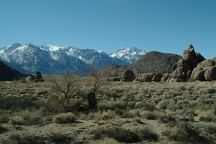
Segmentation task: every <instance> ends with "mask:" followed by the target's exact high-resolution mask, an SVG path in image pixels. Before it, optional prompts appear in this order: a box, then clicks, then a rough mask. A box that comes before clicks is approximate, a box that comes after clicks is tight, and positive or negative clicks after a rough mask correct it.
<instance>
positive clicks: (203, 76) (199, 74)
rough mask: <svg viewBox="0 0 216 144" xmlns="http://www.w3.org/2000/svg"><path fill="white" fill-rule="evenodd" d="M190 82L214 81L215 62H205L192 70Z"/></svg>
mask: <svg viewBox="0 0 216 144" xmlns="http://www.w3.org/2000/svg"><path fill="white" fill-rule="evenodd" d="M190 80H191V81H195V80H199V81H213V80H216V62H215V60H205V61H203V62H201V63H199V64H198V65H197V67H196V68H194V70H193V72H192V74H191V77H190Z"/></svg>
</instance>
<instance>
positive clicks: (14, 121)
mask: <svg viewBox="0 0 216 144" xmlns="http://www.w3.org/2000/svg"><path fill="white" fill-rule="evenodd" d="M9 123H10V124H12V125H23V124H25V120H24V119H23V117H21V116H12V117H10V120H9Z"/></svg>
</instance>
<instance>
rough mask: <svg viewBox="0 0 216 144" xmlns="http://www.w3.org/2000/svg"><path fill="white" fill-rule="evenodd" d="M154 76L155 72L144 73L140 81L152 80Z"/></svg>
mask: <svg viewBox="0 0 216 144" xmlns="http://www.w3.org/2000/svg"><path fill="white" fill-rule="evenodd" d="M153 77H154V73H145V74H143V75H142V77H141V79H140V81H141V82H151V81H152V78H153Z"/></svg>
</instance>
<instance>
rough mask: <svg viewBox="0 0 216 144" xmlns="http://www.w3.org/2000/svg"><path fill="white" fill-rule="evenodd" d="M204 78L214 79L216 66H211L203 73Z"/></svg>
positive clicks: (215, 77) (215, 78)
mask: <svg viewBox="0 0 216 144" xmlns="http://www.w3.org/2000/svg"><path fill="white" fill-rule="evenodd" d="M204 77H205V80H207V81H213V80H216V66H211V67H209V69H207V70H206V71H205V73H204Z"/></svg>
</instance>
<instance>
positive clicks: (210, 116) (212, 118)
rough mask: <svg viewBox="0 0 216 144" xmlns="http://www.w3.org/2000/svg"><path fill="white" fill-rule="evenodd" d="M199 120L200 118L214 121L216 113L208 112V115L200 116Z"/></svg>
mask: <svg viewBox="0 0 216 144" xmlns="http://www.w3.org/2000/svg"><path fill="white" fill-rule="evenodd" d="M199 120H200V121H208V122H210V121H214V120H215V115H214V114H211V113H209V114H207V115H203V116H200V119H199Z"/></svg>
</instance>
